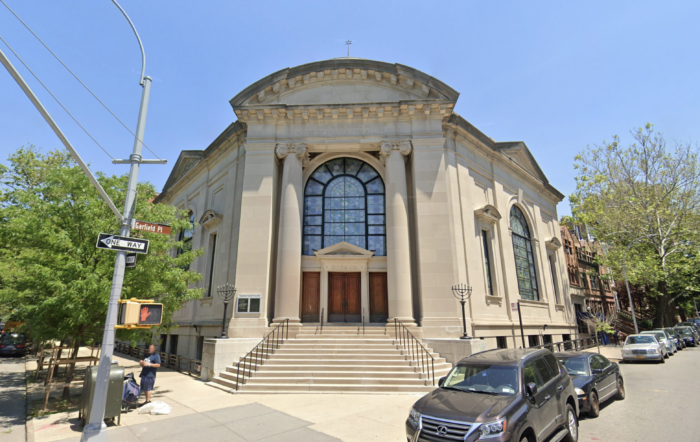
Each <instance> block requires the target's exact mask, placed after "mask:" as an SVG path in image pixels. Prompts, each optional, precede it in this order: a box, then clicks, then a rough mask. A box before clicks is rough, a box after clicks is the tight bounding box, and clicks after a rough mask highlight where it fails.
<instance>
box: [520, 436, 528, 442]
mask: <svg viewBox="0 0 700 442" xmlns="http://www.w3.org/2000/svg"><path fill="white" fill-rule="evenodd" d="M520 442H530V439H528V437H527V436H523V438H522V439H520Z"/></svg>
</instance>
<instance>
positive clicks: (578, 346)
mask: <svg viewBox="0 0 700 442" xmlns="http://www.w3.org/2000/svg"><path fill="white" fill-rule="evenodd" d="M596 346H598V341H597V340H596V339H595V338H593V337H587V338H580V339H571V340H570V341H561V342H550V343H547V344H542V345H538V346H535V347H530V348H546V349H547V350H549V351H551V352H560V351H567V350H573V351H580V350H586V349H588V348H593V347H596Z"/></svg>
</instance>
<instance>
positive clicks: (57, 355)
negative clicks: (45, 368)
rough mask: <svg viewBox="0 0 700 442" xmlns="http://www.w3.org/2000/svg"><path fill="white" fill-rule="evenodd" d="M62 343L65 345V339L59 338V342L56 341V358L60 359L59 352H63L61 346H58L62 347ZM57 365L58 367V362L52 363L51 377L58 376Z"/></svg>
mask: <svg viewBox="0 0 700 442" xmlns="http://www.w3.org/2000/svg"><path fill="white" fill-rule="evenodd" d="M54 342H55V341H54ZM64 345H66V340H65V339H61V342H59V343H58V347H59V349H58V353H56V359H61V354H62V353H63V348H60V347H63V346H64ZM58 367H59V366H58V364H56V365H54V367H53V377H55V378H57V377H58Z"/></svg>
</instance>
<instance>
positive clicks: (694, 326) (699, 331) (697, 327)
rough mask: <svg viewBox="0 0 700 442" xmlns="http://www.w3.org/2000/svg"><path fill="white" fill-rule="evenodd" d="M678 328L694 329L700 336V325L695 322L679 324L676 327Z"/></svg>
mask: <svg viewBox="0 0 700 442" xmlns="http://www.w3.org/2000/svg"><path fill="white" fill-rule="evenodd" d="M678 326H684V327H692V328H693V330H694V331H695V333H697V334H700V324H698V323H696V322H695V321H683V322H679V323H678V324H676V327H678Z"/></svg>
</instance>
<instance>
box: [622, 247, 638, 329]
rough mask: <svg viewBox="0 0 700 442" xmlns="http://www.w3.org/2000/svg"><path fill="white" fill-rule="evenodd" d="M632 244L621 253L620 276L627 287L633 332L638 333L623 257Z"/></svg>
mask: <svg viewBox="0 0 700 442" xmlns="http://www.w3.org/2000/svg"><path fill="white" fill-rule="evenodd" d="M632 244H634V242H631V243H630V244H629V245H628V246H627V247H626V248H625V250H624V251H623V252H622V274H623V275H624V277H625V286H626V287H627V297H628V298H629V300H630V309H631V310H632V321H634V332H635V333H639V327H638V326H637V315H636V314H635V313H634V302H632V292H631V291H630V283H629V281H628V280H627V267H626V266H625V257H626V256H627V250H629V248H630V246H631V245H632Z"/></svg>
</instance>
